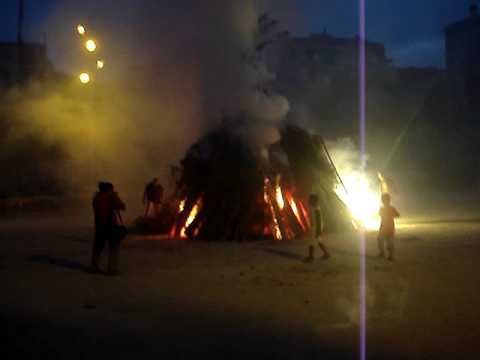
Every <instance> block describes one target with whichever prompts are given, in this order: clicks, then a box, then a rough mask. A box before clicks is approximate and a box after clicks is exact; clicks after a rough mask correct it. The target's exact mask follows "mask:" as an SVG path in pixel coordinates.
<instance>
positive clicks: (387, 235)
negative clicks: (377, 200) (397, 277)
mask: <svg viewBox="0 0 480 360" xmlns="http://www.w3.org/2000/svg"><path fill="white" fill-rule="evenodd" d="M382 203H383V206H382V207H381V208H380V211H379V215H380V218H381V223H380V229H379V231H378V250H379V254H378V256H379V257H381V258H384V257H385V243H387V250H388V260H390V261H393V260H394V259H395V218H398V217H400V214H399V212H398V211H397V209H395V208H394V207H393V206H391V197H390V195H389V194H383V195H382Z"/></svg>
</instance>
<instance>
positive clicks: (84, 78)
mask: <svg viewBox="0 0 480 360" xmlns="http://www.w3.org/2000/svg"><path fill="white" fill-rule="evenodd" d="M78 78H79V79H80V82H81V83H82V84H88V83H89V82H90V75H88V74H87V73H81V74H80V76H79V77H78Z"/></svg>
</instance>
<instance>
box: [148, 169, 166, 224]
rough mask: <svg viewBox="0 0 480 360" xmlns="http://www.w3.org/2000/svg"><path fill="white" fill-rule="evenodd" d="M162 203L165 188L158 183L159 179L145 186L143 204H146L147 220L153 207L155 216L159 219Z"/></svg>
mask: <svg viewBox="0 0 480 360" xmlns="http://www.w3.org/2000/svg"><path fill="white" fill-rule="evenodd" d="M162 201H163V186H162V185H161V184H160V183H159V182H158V179H157V178H154V179H153V180H152V181H150V182H149V183H148V184H147V185H146V186H145V191H144V192H143V203H144V204H146V208H145V218H147V217H148V215H149V213H150V208H151V207H153V210H154V216H155V217H158V216H159V215H160V205H161V204H162Z"/></svg>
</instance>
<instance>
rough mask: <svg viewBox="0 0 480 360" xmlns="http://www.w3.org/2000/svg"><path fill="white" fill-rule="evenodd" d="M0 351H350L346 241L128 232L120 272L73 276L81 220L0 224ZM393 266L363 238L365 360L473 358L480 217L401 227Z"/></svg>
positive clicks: (355, 262) (352, 300)
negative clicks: (314, 247)
mask: <svg viewBox="0 0 480 360" xmlns="http://www.w3.org/2000/svg"><path fill="white" fill-rule="evenodd" d="M0 241H1V244H2V246H1V248H0V283H1V284H2V285H3V286H2V287H3V291H2V292H1V294H0V322H1V324H2V326H1V331H2V334H0V335H1V339H2V346H1V347H0V358H2V359H7V358H12V359H17V358H20V356H22V355H23V356H24V357H27V358H36V359H37V358H49V359H56V358H59V359H60V358H62V359H63V358H68V359H83V358H89V359H92V358H100V357H106V356H109V357H110V356H112V357H113V356H114V357H116V358H153V357H157V358H159V357H160V356H162V357H163V358H168V359H186V358H192V357H195V358H206V357H207V356H208V358H221V359H232V358H233V359H246V358H256V359H257V358H258V359H319V358H323V359H355V358H358V348H359V344H358V339H359V326H358V319H359V311H358V304H359V295H358V294H359V290H358V289H359V272H358V269H359V256H358V237H357V235H355V234H344V235H339V236H336V237H330V238H328V239H327V244H328V245H329V246H330V247H331V249H332V253H333V257H332V259H330V260H328V261H327V262H325V261H320V260H319V261H316V262H315V263H313V264H306V263H304V262H303V257H304V256H305V254H306V246H307V244H306V243H303V242H293V243H258V242H257V243H248V244H227V243H213V242H212V243H199V242H183V241H180V242H174V241H165V240H160V239H155V238H133V237H132V238H130V239H128V240H127V241H126V242H125V244H124V247H123V252H122V270H123V275H122V276H120V277H116V278H111V277H107V276H98V275H91V274H88V273H86V272H85V268H84V265H85V264H87V263H88V260H89V254H90V246H91V244H90V241H91V240H90V228H89V221H87V222H83V223H82V221H81V220H80V219H75V218H68V219H59V218H57V219H52V218H51V219H42V220H36V221H32V220H27V219H23V220H22V219H17V220H9V221H2V222H0ZM397 247H398V261H397V262H395V263H393V264H392V263H388V262H386V261H382V260H379V259H376V258H375V254H376V251H375V250H376V248H375V241H374V238H373V236H370V237H369V239H368V257H367V310H368V325H367V327H368V329H367V331H368V337H367V339H368V354H369V358H371V359H476V358H479V357H480V350H479V348H478V339H480V330H479V327H478V324H479V323H480V309H479V306H478V304H479V303H480V289H479V285H478V284H480V272H479V271H478V264H479V260H480V225H479V224H477V223H473V222H472V223H461V222H459V223H429V224H423V225H419V224H417V225H410V226H408V227H405V228H402V229H400V231H399V234H398V241H397Z"/></svg>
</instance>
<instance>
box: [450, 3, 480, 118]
mask: <svg viewBox="0 0 480 360" xmlns="http://www.w3.org/2000/svg"><path fill="white" fill-rule="evenodd" d="M445 56H446V70H447V77H448V82H449V86H450V90H451V96H452V99H453V103H454V106H455V107H456V110H457V112H458V113H459V114H461V115H463V116H465V115H468V114H469V113H472V112H473V111H475V109H478V104H477V102H478V101H477V100H478V99H479V98H480V96H479V95H480V12H479V9H478V6H477V5H471V6H470V14H469V16H468V17H467V18H466V19H463V20H461V21H459V22H456V23H454V24H450V25H448V26H447V27H446V28H445Z"/></svg>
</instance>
